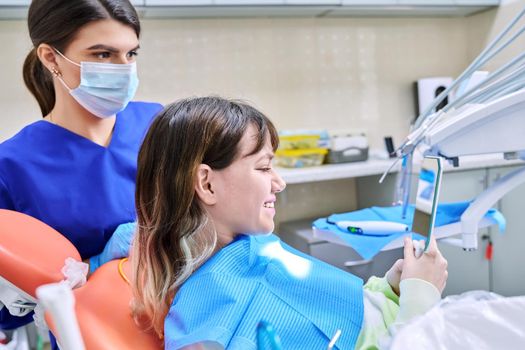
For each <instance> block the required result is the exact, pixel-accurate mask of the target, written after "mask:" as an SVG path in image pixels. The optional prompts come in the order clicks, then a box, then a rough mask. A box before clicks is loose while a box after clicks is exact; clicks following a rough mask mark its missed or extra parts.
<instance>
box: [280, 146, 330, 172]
mask: <svg viewBox="0 0 525 350" xmlns="http://www.w3.org/2000/svg"><path fill="white" fill-rule="evenodd" d="M327 153H328V149H326V148H310V149H278V150H277V151H276V152H275V164H276V165H277V166H280V167H284V168H303V167H309V166H318V165H321V164H323V161H324V157H325V155H326V154H327Z"/></svg>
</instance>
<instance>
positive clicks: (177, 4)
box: [0, 0, 499, 19]
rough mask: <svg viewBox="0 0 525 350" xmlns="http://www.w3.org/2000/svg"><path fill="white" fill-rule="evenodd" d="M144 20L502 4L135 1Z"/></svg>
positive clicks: (17, 0)
mask: <svg viewBox="0 0 525 350" xmlns="http://www.w3.org/2000/svg"><path fill="white" fill-rule="evenodd" d="M30 3H31V1H30V0H0V19H13V18H15V19H16V18H25V17H26V16H27V8H28V6H29V4H30ZM131 3H132V4H133V5H134V6H137V7H139V8H140V12H139V15H140V16H141V17H144V18H180V17H347V16H372V17H373V16H466V15H469V14H473V13H476V12H479V11H482V10H485V9H488V8H490V7H492V6H498V5H499V0H132V1H131Z"/></svg>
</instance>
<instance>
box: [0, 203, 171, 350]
mask: <svg viewBox="0 0 525 350" xmlns="http://www.w3.org/2000/svg"><path fill="white" fill-rule="evenodd" d="M68 257H71V258H74V259H75V260H77V261H80V255H79V253H78V251H77V250H76V248H75V247H74V246H73V245H72V244H71V243H70V242H69V241H68V240H67V239H66V238H65V237H64V236H62V235H61V234H60V233H58V232H57V231H55V230H54V229H53V228H51V227H49V226H48V225H46V224H44V223H43V222H41V221H39V220H37V219H34V218H32V217H30V216H28V215H25V214H21V213H18V212H14V211H9V210H0V278H3V279H5V280H7V281H8V282H9V283H10V284H12V285H14V286H15V287H17V288H19V289H20V291H22V292H23V293H25V294H27V295H29V296H31V297H32V298H34V299H35V300H36V292H35V291H36V289H37V288H38V287H39V286H42V285H45V284H50V283H57V282H60V281H62V280H63V279H64V276H63V275H62V273H61V269H62V267H63V266H64V261H65V259H66V258H68ZM119 265H120V266H119ZM119 269H120V271H121V272H119ZM129 270H130V268H129V266H128V264H127V262H126V261H116V260H114V261H111V262H109V263H107V264H104V265H103V266H101V267H100V268H99V269H97V270H96V271H95V273H94V274H93V275H92V276H90V278H89V279H88V281H87V283H86V284H85V285H84V286H82V287H80V288H77V289H74V290H73V294H74V298H75V306H74V310H75V314H76V317H77V320H78V325H79V328H80V333H81V336H82V338H83V342H84V344H85V348H86V349H88V350H91V349H96V350H98V349H101V350H105V349H108V350H109V349H123V350H125V349H142V350H158V349H162V340H161V339H159V338H158V337H157V336H156V335H155V334H154V333H152V332H151V333H150V332H145V331H143V330H141V329H140V328H139V327H138V326H137V325H136V324H135V322H134V320H133V318H132V317H131V312H130V307H129V305H130V301H131V288H130V286H129V283H128V282H127V281H126V280H125V279H124V278H125V276H129V275H130V271H129ZM46 321H47V323H48V325H49V327H50V329H51V331H52V332H53V334H55V335H56V336H57V340H58V342H59V343H60V338H61V334H60V332H57V329H56V328H55V326H54V324H55V322H54V321H53V320H52V319H51V316H50V315H49V313H46ZM63 350H70V349H66V348H64V349H63ZM71 350H76V349H71Z"/></svg>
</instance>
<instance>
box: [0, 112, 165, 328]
mask: <svg viewBox="0 0 525 350" xmlns="http://www.w3.org/2000/svg"><path fill="white" fill-rule="evenodd" d="M161 109H162V106H161V105H159V104H156V103H145V102H131V103H129V104H128V106H127V107H126V109H124V110H123V111H122V112H120V113H118V114H117V116H116V121H115V127H114V130H113V135H112V137H111V142H110V144H109V145H108V146H107V147H102V146H100V145H98V144H96V143H94V142H92V141H90V140H88V139H86V138H84V137H82V136H79V135H77V134H75V133H73V132H71V131H69V130H67V129H64V128H62V127H60V126H58V125H55V124H52V123H50V122H47V121H45V120H40V121H37V122H35V123H32V124H30V125H28V126H26V127H25V128H23V129H22V130H21V131H20V132H19V133H18V134H16V135H15V136H13V137H12V138H11V139H9V140H7V141H5V142H3V143H2V144H0V208H2V209H10V210H15V211H18V212H22V213H25V214H28V215H30V216H32V217H35V218H37V219H39V220H41V221H43V222H45V223H46V224H48V225H50V226H51V227H53V228H54V229H56V230H57V231H59V232H60V233H62V234H63V235H64V236H65V237H66V238H67V239H69V240H70V241H71V243H73V245H74V246H75V247H76V248H77V249H78V251H79V253H80V255H81V256H82V259H86V258H89V257H91V256H93V255H96V254H99V253H100V252H101V251H102V249H104V246H105V244H106V242H107V241H108V239H109V238H110V237H111V235H112V233H113V231H114V230H115V229H116V227H117V226H118V225H119V224H122V223H125V222H130V221H134V220H135V206H134V198H135V176H136V173H137V155H138V151H139V148H140V145H141V143H142V140H143V138H144V136H145V134H146V131H147V129H148V127H149V125H150V123H151V121H152V119H153V117H154V116H155V115H156V114H157V113H158V112H159V111H160V110H161ZM31 315H32V314H30V315H27V316H26V317H21V318H20V317H16V318H14V317H11V315H10V314H9V313H8V312H7V309H6V308H3V309H2V310H1V312H0V328H1V329H12V328H16V327H18V326H20V325H23V324H25V323H28V322H30V321H31V320H32V318H31Z"/></svg>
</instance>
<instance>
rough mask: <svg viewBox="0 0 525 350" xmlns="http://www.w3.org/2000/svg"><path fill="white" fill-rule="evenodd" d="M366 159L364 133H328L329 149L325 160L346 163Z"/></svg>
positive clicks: (366, 146) (366, 148) (366, 143)
mask: <svg viewBox="0 0 525 350" xmlns="http://www.w3.org/2000/svg"><path fill="white" fill-rule="evenodd" d="M367 159H368V139H367V137H366V136H365V134H363V133H360V134H352V133H349V132H336V133H330V151H329V152H328V156H327V157H326V162H327V163H331V164H335V163H347V162H359V161H365V160H367Z"/></svg>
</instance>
